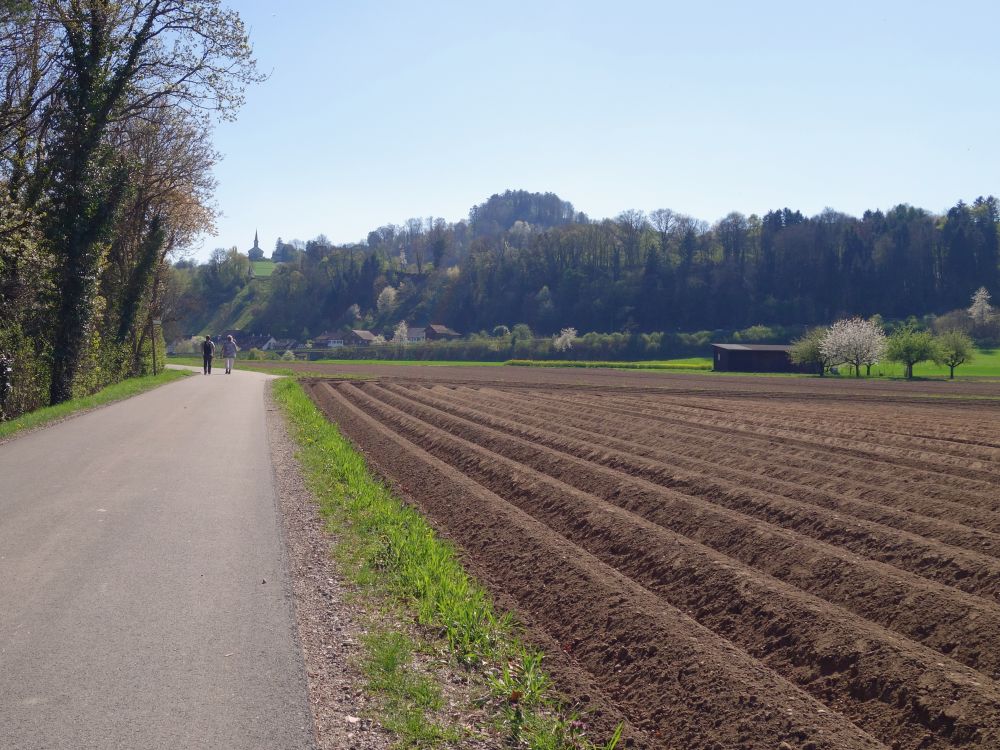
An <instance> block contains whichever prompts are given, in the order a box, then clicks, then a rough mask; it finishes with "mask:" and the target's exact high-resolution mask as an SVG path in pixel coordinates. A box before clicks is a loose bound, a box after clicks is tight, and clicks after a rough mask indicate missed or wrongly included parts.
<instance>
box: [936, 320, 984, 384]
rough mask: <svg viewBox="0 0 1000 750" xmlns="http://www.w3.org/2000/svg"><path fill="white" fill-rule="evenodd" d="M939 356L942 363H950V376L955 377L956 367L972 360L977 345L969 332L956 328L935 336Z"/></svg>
mask: <svg viewBox="0 0 1000 750" xmlns="http://www.w3.org/2000/svg"><path fill="white" fill-rule="evenodd" d="M935 342H936V344H937V352H938V357H939V358H940V361H941V363H942V364H945V365H948V370H949V373H948V378H949V379H950V380H954V379H955V368H956V367H958V366H959V365H964V364H965V363H966V362H971V361H972V360H973V358H974V357H975V352H976V347H975V345H974V344H973V343H972V339H971V338H969V336H968V334H966V333H964V332H962V331H958V330H955V329H952V330H948V331H944V332H942V333H939V334H938V335H937V336H936V337H935Z"/></svg>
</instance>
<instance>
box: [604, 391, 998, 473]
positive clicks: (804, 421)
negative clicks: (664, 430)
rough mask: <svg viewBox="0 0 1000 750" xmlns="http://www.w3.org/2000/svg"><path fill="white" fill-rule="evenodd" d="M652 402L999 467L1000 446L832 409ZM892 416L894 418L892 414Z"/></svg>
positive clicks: (712, 419)
mask: <svg viewBox="0 0 1000 750" xmlns="http://www.w3.org/2000/svg"><path fill="white" fill-rule="evenodd" d="M612 401H614V402H617V403H618V404H622V405H627V406H629V407H631V408H634V407H635V406H637V405H638V404H636V402H635V399H629V398H623V397H617V398H614V399H612ZM647 403H650V402H647ZM651 403H654V404H655V406H656V408H657V410H658V411H659V412H661V413H662V410H663V409H665V408H668V407H669V409H670V410H671V413H673V414H679V415H695V416H699V417H702V418H704V419H706V420H707V421H708V422H709V423H712V424H718V420H720V419H721V420H723V421H724V423H726V424H729V423H732V424H734V425H736V426H738V427H739V426H745V427H748V428H764V429H772V428H774V429H783V430H790V431H793V432H796V433H799V434H801V435H805V436H808V435H815V436H818V437H821V438H835V439H838V440H840V439H843V438H845V437H846V438H849V439H850V440H851V442H852V443H853V444H854V445H856V446H858V447H862V448H863V447H865V446H866V445H874V446H884V445H894V446H896V447H899V448H901V449H904V450H919V451H930V452H931V453H932V454H934V455H939V454H940V455H949V456H957V457H959V458H961V459H962V460H963V461H969V460H972V461H981V462H983V463H984V465H985V466H986V468H987V469H992V470H996V469H997V468H998V466H997V462H998V460H1000V449H997V448H994V447H992V446H983V445H982V444H981V443H973V442H972V441H962V442H956V441H955V440H951V439H946V438H939V437H934V436H929V435H924V434H920V435H918V434H914V433H906V432H898V431H895V430H893V429H891V428H887V426H886V425H885V424H875V425H872V424H865V420H859V419H856V418H853V416H850V415H849V416H844V417H840V416H839V414H838V412H837V411H834V410H830V409H823V410H822V411H818V410H817V411H814V412H813V413H812V414H809V415H804V416H799V415H797V414H796V413H795V411H794V410H790V409H784V410H782V412H781V414H780V417H778V416H776V415H775V414H774V410H773V409H767V408H754V406H755V405H754V404H753V403H744V404H741V405H740V407H739V409H732V410H730V411H729V412H722V413H712V414H708V415H705V414H703V413H702V412H703V411H704V410H703V409H699V408H698V407H694V406H691V405H690V404H683V403H678V402H677V401H676V400H674V399H670V400H665V399H656V400H655V401H652V402H651ZM889 419H890V420H891V419H892V418H891V417H889ZM923 429H926V425H924V426H923Z"/></svg>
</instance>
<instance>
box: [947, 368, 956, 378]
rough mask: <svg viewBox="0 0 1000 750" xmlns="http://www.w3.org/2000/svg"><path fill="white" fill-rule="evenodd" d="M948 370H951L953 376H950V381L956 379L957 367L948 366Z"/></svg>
mask: <svg viewBox="0 0 1000 750" xmlns="http://www.w3.org/2000/svg"><path fill="white" fill-rule="evenodd" d="M948 369H949V370H951V374H950V375H948V380H954V379H955V365H948Z"/></svg>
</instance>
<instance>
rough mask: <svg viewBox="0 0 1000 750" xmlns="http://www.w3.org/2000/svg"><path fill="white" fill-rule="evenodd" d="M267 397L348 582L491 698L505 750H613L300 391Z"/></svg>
mask: <svg viewBox="0 0 1000 750" xmlns="http://www.w3.org/2000/svg"><path fill="white" fill-rule="evenodd" d="M274 395H275V398H276V400H277V401H278V403H279V404H281V405H282V407H283V408H284V411H285V414H286V416H287V418H288V421H289V425H290V431H291V434H292V437H293V438H294V440H295V441H296V442H297V443H298V445H299V446H300V452H299V456H298V457H299V460H300V461H301V463H302V467H303V470H304V475H305V480H306V484H307V486H308V487H309V489H310V490H311V491H312V493H313V494H314V496H315V497H316V498H317V500H318V502H319V506H320V512H321V514H322V516H323V517H324V518H325V519H326V521H327V522H328V524H329V526H330V529H331V530H332V531H334V532H335V533H336V534H337V536H338V539H339V541H338V543H337V550H336V554H337V555H338V557H340V558H342V560H345V561H346V562H347V564H348V565H349V566H350V567H351V568H353V570H352V571H351V572H352V575H353V577H354V579H355V581H356V582H358V584H359V585H360V586H361V587H362V588H363V589H364V590H365V591H366V592H367V593H368V594H370V595H372V596H376V597H383V598H387V599H388V601H389V602H391V603H393V605H399V606H402V607H404V608H405V609H406V610H408V611H410V612H412V613H413V615H414V616H415V617H416V620H417V622H418V623H420V624H421V625H423V626H425V627H427V628H430V629H434V630H437V631H438V632H440V633H442V634H443V639H444V640H445V641H446V643H447V646H448V649H449V651H450V652H451V654H452V655H453V657H454V658H455V659H456V660H457V661H458V663H459V664H460V665H462V666H463V667H465V668H467V669H470V670H474V671H476V672H478V673H479V674H481V675H483V677H484V679H485V682H486V683H487V685H488V687H489V690H490V692H491V695H492V700H491V705H490V708H491V709H492V710H493V713H494V715H495V716H496V718H497V720H498V722H499V724H500V728H501V731H502V732H503V733H504V735H505V736H506V738H507V739H508V741H509V742H510V743H511V744H512V746H514V747H519V746H526V747H531V748H539V749H542V748H544V749H546V750H570V749H571V748H572V749H575V750H596V749H597V748H601V749H602V750H614V748H615V747H616V746H617V745H618V742H619V741H620V739H621V732H622V728H621V727H619V728H618V730H617V731H616V732H615V734H614V736H613V737H611V738H610V739H609V740H608V742H607V743H606V744H603V745H595V744H593V743H592V742H591V741H590V740H588V739H587V738H586V736H585V735H584V733H583V730H582V724H581V722H579V721H578V720H577V717H576V716H573V715H568V714H567V713H566V712H565V711H564V709H563V708H562V707H561V706H560V705H559V704H558V703H557V701H556V699H555V698H554V697H553V693H552V691H551V682H550V680H549V678H548V676H547V675H546V674H545V673H544V671H543V670H542V666H541V665H542V659H543V655H542V654H541V653H540V652H538V651H537V650H534V649H532V648H530V647H528V646H525V645H524V644H523V643H522V642H521V641H520V639H519V638H518V636H517V633H516V632H515V626H514V624H513V622H512V618H511V617H510V615H509V614H498V613H497V612H496V611H495V610H494V608H493V604H492V601H491V599H490V597H489V595H488V594H487V592H486V591H485V589H483V588H482V586H480V585H479V584H478V583H476V582H475V581H474V580H472V579H471V578H470V577H469V576H468V575H467V574H466V573H465V571H464V570H463V569H462V566H461V564H460V563H459V562H458V558H457V556H456V554H455V551H454V549H453V548H452V547H451V545H449V544H448V543H446V542H445V541H443V540H441V539H440V538H439V537H438V536H437V534H435V532H434V530H433V529H432V528H431V527H430V525H429V524H428V523H427V521H425V520H424V518H423V517H422V516H421V515H420V514H419V513H418V512H417V511H416V510H414V509H413V508H411V507H409V506H407V505H406V504H404V503H403V502H402V501H400V500H399V499H398V498H396V497H394V496H393V494H392V492H391V491H390V490H389V489H388V488H387V487H386V486H385V485H384V484H383V483H382V482H380V481H378V480H377V479H375V478H374V477H373V476H372V475H371V473H370V472H369V471H368V467H367V466H366V465H365V461H364V458H363V457H362V456H361V454H359V453H358V452H357V451H356V450H355V449H354V447H353V446H352V445H351V444H350V442H349V441H348V440H347V439H346V438H345V437H344V436H343V435H341V434H340V431H339V430H338V429H337V427H336V426H335V425H333V424H331V423H330V422H329V421H328V420H327V419H326V418H325V417H324V416H323V415H322V414H321V413H320V412H319V410H318V409H317V408H316V407H315V405H314V404H313V403H312V401H311V400H310V399H309V397H308V396H307V395H306V393H305V392H304V391H303V390H302V388H301V387H300V386H299V384H298V383H297V382H296V381H295V380H293V379H285V380H279V381H277V382H276V383H275V384H274ZM379 637H380V638H382V639H384V638H385V635H384V634H381V635H380V636H379ZM394 658H397V657H394ZM369 661H370V659H369ZM397 661H399V659H398V658H397ZM369 679H370V680H371V679H372V676H371V675H369ZM376 684H378V683H376ZM407 705H413V704H412V702H411V703H410V704H407ZM425 708H428V707H427V706H425ZM446 740H447V738H441V742H445V741H446ZM413 746H418V745H413Z"/></svg>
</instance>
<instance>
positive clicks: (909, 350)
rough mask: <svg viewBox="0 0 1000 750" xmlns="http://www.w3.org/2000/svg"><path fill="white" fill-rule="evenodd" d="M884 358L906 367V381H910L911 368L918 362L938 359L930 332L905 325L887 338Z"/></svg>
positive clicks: (911, 377) (911, 375)
mask: <svg viewBox="0 0 1000 750" xmlns="http://www.w3.org/2000/svg"><path fill="white" fill-rule="evenodd" d="M885 356H886V359H888V360H889V361H890V362H900V363H901V364H903V365H904V366H905V367H906V379H907V380H912V379H913V366H914V365H915V364H917V363H918V362H924V361H926V360H929V359H938V351H937V347H936V346H935V342H934V336H933V335H932V334H931V332H930V331H920V330H917V329H916V328H915V327H914V326H913V325H906V326H904V327H902V328H900V329H899V330H897V331H895V332H893V334H892V335H891V336H890V337H889V341H888V344H887V346H886V351H885Z"/></svg>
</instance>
